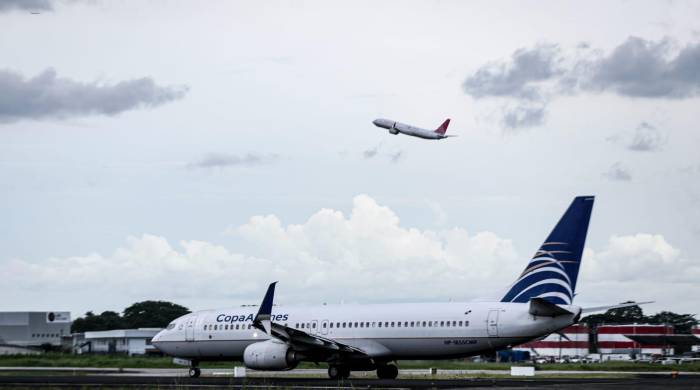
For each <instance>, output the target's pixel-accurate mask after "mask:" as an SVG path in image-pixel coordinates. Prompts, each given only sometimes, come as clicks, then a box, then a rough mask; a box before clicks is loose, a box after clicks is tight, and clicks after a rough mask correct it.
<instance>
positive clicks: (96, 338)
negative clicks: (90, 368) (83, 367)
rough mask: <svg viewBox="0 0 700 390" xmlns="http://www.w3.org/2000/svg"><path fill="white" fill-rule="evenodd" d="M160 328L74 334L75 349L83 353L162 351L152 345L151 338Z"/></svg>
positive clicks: (143, 352)
mask: <svg viewBox="0 0 700 390" xmlns="http://www.w3.org/2000/svg"><path fill="white" fill-rule="evenodd" d="M161 330H162V329H160V328H138V329H116V330H103V331H95V332H85V333H76V334H74V335H73V351H74V352H75V353H78V354H82V353H104V354H108V353H109V354H112V353H117V354H127V355H129V356H132V355H146V354H158V353H160V351H158V349H157V348H156V347H154V346H153V345H151V339H153V336H155V335H156V334H158V332H160V331H161Z"/></svg>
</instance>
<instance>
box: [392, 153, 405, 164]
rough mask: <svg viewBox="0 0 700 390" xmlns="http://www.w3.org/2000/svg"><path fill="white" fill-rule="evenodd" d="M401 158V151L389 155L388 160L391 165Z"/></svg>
mask: <svg viewBox="0 0 700 390" xmlns="http://www.w3.org/2000/svg"><path fill="white" fill-rule="evenodd" d="M402 158H403V150H399V151H398V152H396V153H392V154H390V155H389V159H390V161H391V162H392V163H394V164H396V163H397V162H399V161H400V160H401V159H402Z"/></svg>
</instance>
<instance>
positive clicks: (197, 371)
mask: <svg viewBox="0 0 700 390" xmlns="http://www.w3.org/2000/svg"><path fill="white" fill-rule="evenodd" d="M201 373H202V371H201V370H200V369H199V367H190V372H189V374H190V378H199V375H200V374H201Z"/></svg>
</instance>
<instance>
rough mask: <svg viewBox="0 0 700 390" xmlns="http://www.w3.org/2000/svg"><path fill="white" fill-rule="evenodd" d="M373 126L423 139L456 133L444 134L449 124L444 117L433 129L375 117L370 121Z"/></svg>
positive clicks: (392, 132)
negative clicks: (438, 125)
mask: <svg viewBox="0 0 700 390" xmlns="http://www.w3.org/2000/svg"><path fill="white" fill-rule="evenodd" d="M372 123H374V125H375V126H377V127H381V128H383V129H387V130H389V133H391V134H394V135H396V134H399V133H401V134H406V135H411V136H414V137H418V138H424V139H443V138H447V137H456V135H446V134H445V133H446V132H447V126H449V125H450V119H449V118H448V119H446V120H445V121H444V122H442V124H441V125H440V127H438V128H437V129H435V130H428V129H421V128H420V127H413V126H410V125H407V124H405V123H401V122H396V121H392V120H390V119H381V118H380V119H375V120H373V121H372Z"/></svg>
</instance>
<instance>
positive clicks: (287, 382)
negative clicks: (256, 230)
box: [0, 374, 700, 390]
mask: <svg viewBox="0 0 700 390" xmlns="http://www.w3.org/2000/svg"><path fill="white" fill-rule="evenodd" d="M0 387H5V388H7V387H15V388H60V389H66V388H93V387H100V388H159V389H167V388H178V389H180V388H187V389H198V388H213V387H228V388H234V389H236V388H286V389H289V388H296V389H299V388H302V389H333V388H353V389H356V388H376V389H466V388H469V389H478V388H489V389H494V388H529V389H615V390H618V389H700V377H698V376H679V377H677V378H672V377H671V376H670V375H643V374H642V375H638V376H635V377H631V378H610V379H607V378H591V379H569V378H529V379H396V380H379V379H361V378H360V379H350V380H343V381H338V380H330V379H310V378H230V377H229V378H216V377H203V378H183V377H171V376H168V377H163V376H131V375H77V376H71V375H51V376H48V375H31V374H27V375H12V376H0Z"/></svg>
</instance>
